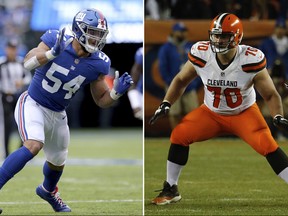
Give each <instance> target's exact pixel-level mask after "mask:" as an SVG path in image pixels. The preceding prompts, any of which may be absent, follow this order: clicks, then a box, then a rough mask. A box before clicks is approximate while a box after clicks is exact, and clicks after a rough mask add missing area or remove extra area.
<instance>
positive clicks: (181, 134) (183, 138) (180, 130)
mask: <svg viewBox="0 0 288 216" xmlns="http://www.w3.org/2000/svg"><path fill="white" fill-rule="evenodd" d="M170 141H171V143H177V144H178V145H182V146H186V147H187V146H189V145H190V144H192V143H193V140H192V139H191V132H190V133H189V132H188V131H186V128H185V127H184V126H182V125H181V124H179V125H178V126H177V127H176V128H174V129H173V131H172V133H171V136H170Z"/></svg>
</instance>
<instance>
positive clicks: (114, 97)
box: [110, 88, 122, 100]
mask: <svg viewBox="0 0 288 216" xmlns="http://www.w3.org/2000/svg"><path fill="white" fill-rule="evenodd" d="M121 96H122V95H121V94H119V93H118V92H116V91H115V89H114V88H112V89H111V91H110V97H111V98H112V99H113V100H118V99H119V98H120V97H121Z"/></svg>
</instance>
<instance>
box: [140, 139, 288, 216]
mask: <svg viewBox="0 0 288 216" xmlns="http://www.w3.org/2000/svg"><path fill="white" fill-rule="evenodd" d="M287 144H288V143H287V142H285V143H280V146H281V147H282V149H283V150H284V151H285V152H288V145H287ZM169 146H170V143H169V139H168V138H159V139H155V138H153V139H152V138H146V139H145V201H144V208H145V215H173V216H174V215H288V185H287V184H286V183H285V182H284V181H283V180H282V179H280V178H279V177H278V176H277V175H275V174H274V172H273V170H272V169H271V168H270V165H269V164H268V162H267V161H266V159H265V158H264V157H262V156H260V155H258V154H257V153H256V152H254V150H253V149H252V148H251V147H250V146H248V145H247V144H246V143H244V142H243V141H241V140H239V139H232V138H231V139H214V140H210V141H205V142H202V143H195V144H194V145H192V146H190V156H189V161H188V163H187V165H186V166H185V168H184V169H183V170H182V174H181V177H180V180H179V182H178V186H179V191H180V193H181V195H182V200H181V201H180V202H178V203H174V204H170V205H166V206H156V205H152V204H150V201H151V199H152V198H154V197H155V196H157V195H158V194H159V192H154V190H156V189H162V183H163V181H164V180H165V179H166V159H167V152H168V149H169Z"/></svg>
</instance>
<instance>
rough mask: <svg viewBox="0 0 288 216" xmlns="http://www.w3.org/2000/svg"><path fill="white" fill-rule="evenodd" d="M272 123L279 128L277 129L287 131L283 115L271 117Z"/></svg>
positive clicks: (286, 122) (287, 121) (287, 124)
mask: <svg viewBox="0 0 288 216" xmlns="http://www.w3.org/2000/svg"><path fill="white" fill-rule="evenodd" d="M273 124H274V125H275V126H276V127H277V128H279V129H282V130H284V131H286V132H288V120H287V119H285V118H284V117H283V116H281V115H276V116H275V117H274V118H273Z"/></svg>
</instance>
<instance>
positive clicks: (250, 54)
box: [240, 45, 266, 73]
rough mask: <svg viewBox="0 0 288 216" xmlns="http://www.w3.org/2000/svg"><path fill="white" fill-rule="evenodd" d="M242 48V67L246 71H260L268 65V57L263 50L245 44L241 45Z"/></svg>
mask: <svg viewBox="0 0 288 216" xmlns="http://www.w3.org/2000/svg"><path fill="white" fill-rule="evenodd" d="M241 49H242V50H241V51H240V55H241V59H242V63H241V67H242V70H243V71H244V72H247V73H254V72H259V71H261V70H263V69H264V68H265V67H266V58H265V55H264V53H263V52H262V51H261V50H259V49H257V48H254V47H251V46H244V45H242V46H241Z"/></svg>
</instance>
